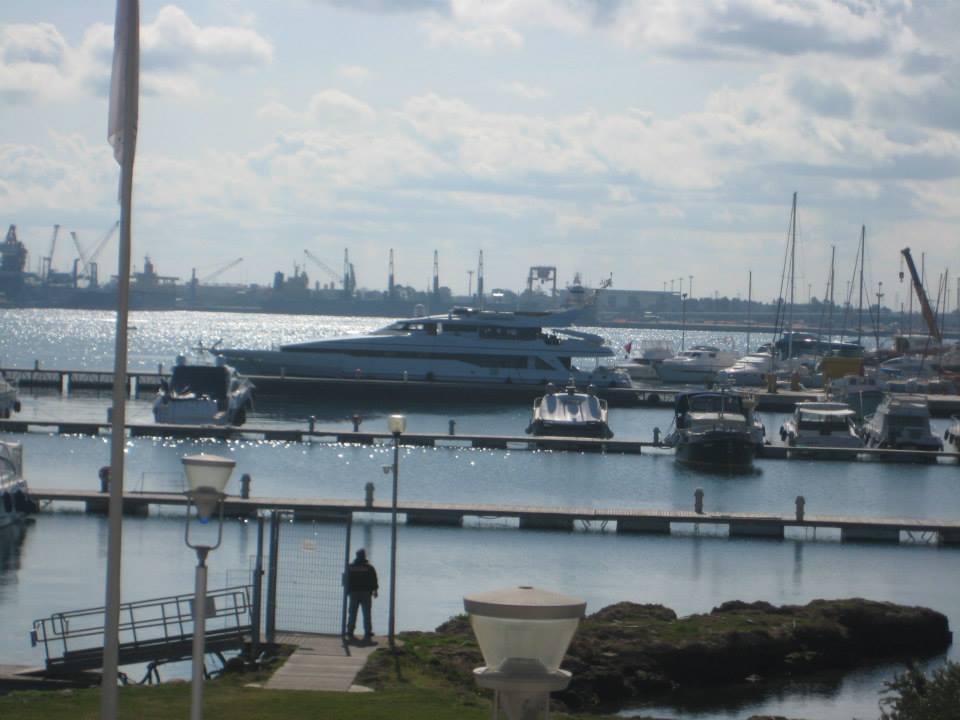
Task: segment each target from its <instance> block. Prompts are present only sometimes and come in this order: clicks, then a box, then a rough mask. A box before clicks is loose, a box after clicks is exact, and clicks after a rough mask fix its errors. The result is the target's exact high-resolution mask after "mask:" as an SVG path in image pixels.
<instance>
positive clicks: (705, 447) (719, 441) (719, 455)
mask: <svg viewBox="0 0 960 720" xmlns="http://www.w3.org/2000/svg"><path fill="white" fill-rule="evenodd" d="M756 450H757V446H756V443H755V442H754V440H753V438H752V437H751V436H750V434H749V433H739V432H737V433H731V432H724V431H722V430H716V431H713V430H710V431H706V432H703V433H696V434H690V435H685V436H683V437H681V438H679V440H678V443H677V456H676V457H677V462H681V463H684V464H687V465H696V466H700V467H716V468H730V469H735V468H748V467H750V466H752V465H753V458H754V456H755V455H756Z"/></svg>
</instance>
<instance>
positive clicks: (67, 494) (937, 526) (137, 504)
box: [30, 489, 960, 545]
mask: <svg viewBox="0 0 960 720" xmlns="http://www.w3.org/2000/svg"><path fill="white" fill-rule="evenodd" d="M30 493H31V495H32V496H33V498H34V500H36V501H37V502H39V503H40V505H41V508H44V509H46V508H48V507H49V504H50V503H52V502H58V503H59V502H70V503H82V504H83V505H84V506H85V508H86V510H87V512H91V513H100V514H102V513H105V512H106V508H107V505H108V503H109V494H107V493H101V492H89V491H83V490H57V489H31V491H30ZM186 502H187V499H186V496H185V495H183V494H180V493H163V492H130V493H126V494H125V495H124V497H123V505H124V512H125V513H127V514H131V515H141V516H147V515H149V507H150V506H183V505H186ZM269 510H282V511H288V512H291V513H293V515H294V518H296V519H300V520H311V519H312V520H322V519H324V518H338V519H342V518H344V517H351V516H352V515H354V514H355V513H372V514H389V513H390V512H391V511H392V508H391V505H390V503H389V502H384V501H377V500H374V501H371V502H365V501H354V500H337V499H296V498H241V497H236V496H228V497H227V499H226V500H225V501H224V514H225V515H228V516H233V517H250V516H253V515H255V514H256V513H257V512H258V511H269ZM397 512H398V513H399V514H400V515H402V516H403V518H405V522H406V523H407V524H408V525H441V526H462V525H463V522H464V518H468V517H469V518H483V519H490V518H507V519H513V520H516V521H517V522H518V525H519V527H520V529H521V530H564V531H572V530H574V529H575V527H576V525H577V523H580V524H581V526H583V527H584V528H585V529H591V528H596V529H602V528H605V527H608V526H609V524H610V523H616V531H617V532H618V533H644V534H660V535H668V534H670V533H671V532H673V530H674V526H675V525H686V526H690V525H695V526H699V525H714V526H726V527H727V530H728V533H729V536H730V537H752V538H773V539H783V538H784V535H785V530H786V529H787V528H805V529H806V528H809V529H819V528H829V529H834V530H839V532H840V538H841V540H842V541H870V542H891V543H897V542H900V540H901V535H902V534H908V535H909V534H914V533H917V534H921V535H923V534H926V535H933V536H936V539H937V542H938V543H939V544H941V545H960V521H958V520H922V519H915V518H863V517H848V516H839V515H806V514H804V513H802V512H800V513H797V514H794V515H781V514H776V513H725V512H695V511H692V510H690V511H686V510H649V509H631V508H592V507H543V506H531V505H495V504H482V503H435V502H424V501H403V502H400V503H398V505H397Z"/></svg>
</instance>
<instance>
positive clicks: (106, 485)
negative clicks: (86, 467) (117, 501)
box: [98, 465, 110, 493]
mask: <svg viewBox="0 0 960 720" xmlns="http://www.w3.org/2000/svg"><path fill="white" fill-rule="evenodd" d="M98 474H99V476H100V492H102V493H108V492H110V466H109V465H104V466H103V467H102V468H100V472H99V473H98Z"/></svg>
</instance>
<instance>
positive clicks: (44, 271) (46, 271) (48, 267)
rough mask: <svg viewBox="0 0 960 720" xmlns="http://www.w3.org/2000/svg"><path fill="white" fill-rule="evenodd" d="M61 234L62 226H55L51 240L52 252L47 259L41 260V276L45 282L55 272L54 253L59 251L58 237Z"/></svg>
mask: <svg viewBox="0 0 960 720" xmlns="http://www.w3.org/2000/svg"><path fill="white" fill-rule="evenodd" d="M59 233H60V226H59V225H54V226H53V236H52V237H51V238H50V251H49V252H48V253H47V256H46V257H45V258H42V259H41V265H40V275H41V277H43V279H44V280H49V278H50V273H51V272H52V271H53V253H54V251H55V250H56V249H57V235H58V234H59Z"/></svg>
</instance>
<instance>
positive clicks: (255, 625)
mask: <svg viewBox="0 0 960 720" xmlns="http://www.w3.org/2000/svg"><path fill="white" fill-rule="evenodd" d="M252 602H253V607H252V608H251V609H250V617H251V618H252V620H253V622H252V623H251V625H252V628H251V629H252V633H251V635H250V656H249V657H248V660H249V661H250V662H251V663H253V662H256V660H257V658H258V657H259V656H260V618H261V617H262V616H263V613H262V608H263V516H262V515H257V560H256V562H255V564H254V567H253V599H252Z"/></svg>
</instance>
